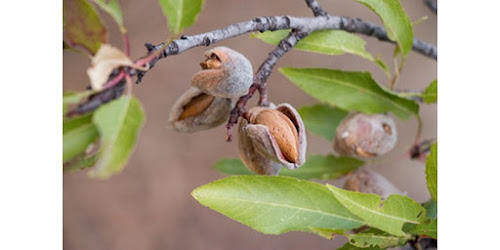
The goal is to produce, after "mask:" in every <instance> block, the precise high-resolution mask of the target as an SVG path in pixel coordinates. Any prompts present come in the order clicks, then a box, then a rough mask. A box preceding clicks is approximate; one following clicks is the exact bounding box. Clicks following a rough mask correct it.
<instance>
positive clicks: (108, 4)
mask: <svg viewBox="0 0 500 250" xmlns="http://www.w3.org/2000/svg"><path fill="white" fill-rule="evenodd" d="M92 1H93V2H94V3H96V4H97V5H99V7H100V8H101V9H102V10H104V11H106V12H107V13H108V14H109V15H110V16H111V17H112V18H113V19H114V20H115V22H116V23H117V24H118V26H119V27H120V31H121V32H122V33H125V32H127V29H125V26H124V25H123V14H122V9H121V7H120V3H119V2H118V0H92Z"/></svg>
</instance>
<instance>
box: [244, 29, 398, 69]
mask: <svg viewBox="0 0 500 250" xmlns="http://www.w3.org/2000/svg"><path fill="white" fill-rule="evenodd" d="M289 33H290V30H277V31H266V32H264V33H253V34H252V37H257V38H259V39H260V40H262V41H264V42H266V43H269V44H273V45H277V44H278V43H279V42H280V41H281V40H282V39H283V38H285V37H286V36H288V34H289ZM365 45H366V42H365V40H363V39H362V38H360V37H358V36H356V35H354V34H352V33H349V32H347V31H343V30H318V31H314V32H312V33H311V34H310V35H308V36H307V37H305V38H304V39H302V40H300V41H299V42H298V43H297V44H296V45H295V46H294V49H298V50H303V51H308V52H315V53H319V54H325V55H342V54H344V53H349V54H353V55H357V56H359V57H361V58H364V59H367V60H368V61H371V62H374V63H376V64H377V65H378V66H380V67H381V68H382V69H383V70H384V71H385V72H386V74H387V73H389V69H388V68H387V67H384V65H385V63H384V62H383V61H382V59H380V58H377V59H375V58H373V56H372V55H371V54H370V53H369V52H368V51H366V49H365ZM389 74H390V73H389Z"/></svg>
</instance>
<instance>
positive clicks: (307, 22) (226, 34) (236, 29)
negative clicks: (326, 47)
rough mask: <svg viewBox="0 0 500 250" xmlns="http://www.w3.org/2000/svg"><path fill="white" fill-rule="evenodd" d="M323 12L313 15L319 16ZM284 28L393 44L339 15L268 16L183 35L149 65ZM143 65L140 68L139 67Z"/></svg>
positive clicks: (374, 28)
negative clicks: (348, 34) (337, 32)
mask: <svg viewBox="0 0 500 250" xmlns="http://www.w3.org/2000/svg"><path fill="white" fill-rule="evenodd" d="M309 2H311V6H312V7H311V8H313V10H314V9H316V11H318V9H321V8H319V5H318V4H314V2H315V1H307V3H308V4H309ZM322 12H324V11H319V12H315V14H316V13H322ZM284 29H295V30H308V31H310V32H312V31H316V30H325V29H334V30H345V31H347V32H351V33H359V34H364V35H367V36H372V37H376V38H378V39H379V40H380V41H384V42H390V43H394V41H391V40H390V39H389V37H388V36H387V33H386V31H385V28H383V27H381V26H378V25H375V24H372V23H369V22H365V21H363V20H361V19H359V18H356V19H354V18H349V17H341V16H330V15H326V13H325V15H318V16H316V17H294V16H269V17H257V18H255V19H253V20H251V21H246V22H241V23H236V24H231V25H229V26H227V27H224V28H222V29H217V30H213V31H209V32H205V33H202V34H197V35H192V36H182V37H181V39H177V40H174V41H172V42H171V43H170V44H168V46H167V47H166V48H165V49H164V51H163V53H160V54H159V56H157V57H155V58H154V59H152V60H151V61H150V62H149V64H150V66H151V67H152V66H154V65H155V64H156V62H157V61H158V60H160V59H162V58H165V57H167V56H170V55H177V54H180V53H182V52H184V51H186V50H189V49H192V48H194V47H198V46H209V45H211V44H214V43H217V42H220V41H222V40H226V39H229V38H233V37H236V36H240V35H243V34H246V33H250V32H255V31H259V32H264V31H275V30H284ZM163 45H164V44H163V43H162V44H159V45H156V46H152V45H151V44H147V45H146V46H147V47H148V50H149V53H152V52H155V51H157V50H160V49H162V46H163ZM412 49H413V50H414V51H416V52H418V53H420V54H422V55H424V56H427V57H430V58H433V59H436V60H437V48H436V46H434V45H433V44H430V43H427V42H424V41H421V40H418V39H413V47H412ZM140 66H142V65H140ZM144 74H145V72H141V73H140V74H139V75H138V79H137V81H138V82H140V81H141V80H142V77H143V76H144Z"/></svg>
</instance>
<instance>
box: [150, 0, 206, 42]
mask: <svg viewBox="0 0 500 250" xmlns="http://www.w3.org/2000/svg"><path fill="white" fill-rule="evenodd" d="M203 2H204V1H203V0H158V3H159V4H160V6H161V9H162V11H163V14H164V15H165V16H166V17H167V19H168V27H169V28H170V33H171V34H174V35H178V34H180V33H181V32H182V31H183V30H184V29H185V28H188V27H189V26H191V25H193V24H194V22H195V21H196V19H197V18H198V14H199V13H200V12H201V8H202V7H203Z"/></svg>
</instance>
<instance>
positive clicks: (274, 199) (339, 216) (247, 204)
mask: <svg viewBox="0 0 500 250" xmlns="http://www.w3.org/2000/svg"><path fill="white" fill-rule="evenodd" d="M192 195H193V197H194V198H195V199H196V200H197V201H198V202H200V203H201V204H202V205H204V206H208V207H210V208H211V209H213V210H215V211H217V212H219V213H221V214H223V215H226V216H228V217H230V218H232V219H234V220H236V221H238V222H240V223H242V224H244V225H247V226H249V227H251V228H253V229H255V230H257V231H259V232H262V233H265V234H281V233H285V232H289V231H304V232H310V228H309V227H320V228H330V229H346V230H347V229H352V228H357V227H360V226H362V225H363V224H364V222H363V220H361V219H360V218H358V217H357V216H355V215H353V214H352V213H351V212H349V210H347V209H345V208H344V207H343V206H342V205H341V204H340V203H339V202H338V201H337V200H336V199H335V197H334V196H333V195H332V194H331V193H330V192H329V191H328V189H327V188H326V187H325V186H323V185H320V184H318V183H314V182H308V181H303V180H298V179H295V178H290V177H282V176H231V177H227V178H225V179H222V180H218V181H215V182H212V183H209V184H206V185H204V186H202V187H199V188H197V189H195V190H194V191H193V192H192Z"/></svg>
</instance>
